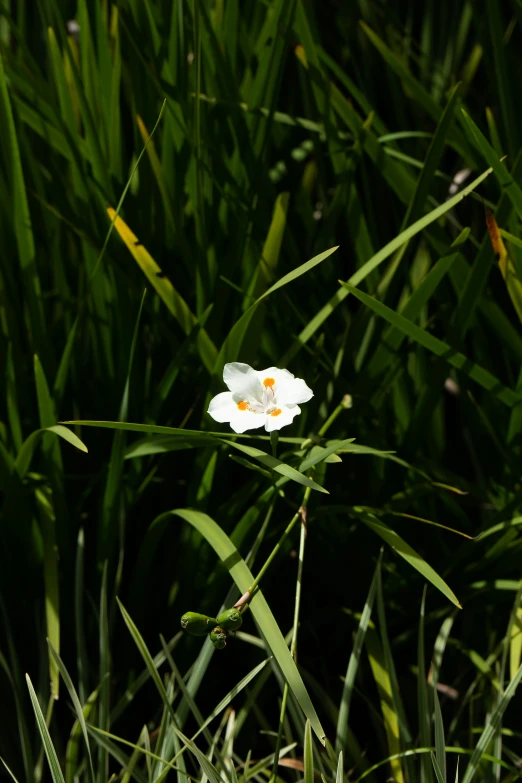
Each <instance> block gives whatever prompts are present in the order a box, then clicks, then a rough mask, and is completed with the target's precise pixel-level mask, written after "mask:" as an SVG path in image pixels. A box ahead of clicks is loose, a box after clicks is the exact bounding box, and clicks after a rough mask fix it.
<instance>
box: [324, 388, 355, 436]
mask: <svg viewBox="0 0 522 783" xmlns="http://www.w3.org/2000/svg"><path fill="white" fill-rule="evenodd" d="M351 407H352V398H351V397H350V395H349V394H345V395H344V397H343V398H342V400H341V402H340V403H339V405H338V406H337V408H335V410H334V411H333V412H332V413H331V414H330V415H329V417H328V418H327V419H326V421H325V423H324V424H323V426H322V427H321V429H320V430H319V433H318V434H319V435H320V436H321V438H322V437H323V435H325V434H326V432H327V431H328V430H329V429H330V427H331V425H332V424H333V423H334V421H335V420H336V418H337V417H338V416H339V414H340V413H341V412H342V411H345V410H348V408H351Z"/></svg>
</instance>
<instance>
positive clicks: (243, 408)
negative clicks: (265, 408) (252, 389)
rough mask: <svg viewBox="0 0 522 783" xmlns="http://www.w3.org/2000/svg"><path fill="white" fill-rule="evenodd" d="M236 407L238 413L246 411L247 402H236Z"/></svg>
mask: <svg viewBox="0 0 522 783" xmlns="http://www.w3.org/2000/svg"><path fill="white" fill-rule="evenodd" d="M237 407H238V408H239V410H240V411H246V409H247V408H248V402H247V401H246V400H241V402H238V404H237Z"/></svg>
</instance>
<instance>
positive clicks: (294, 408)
mask: <svg viewBox="0 0 522 783" xmlns="http://www.w3.org/2000/svg"><path fill="white" fill-rule="evenodd" d="M278 410H280V411H281V413H279V414H278V415H277V416H274V414H273V413H271V414H268V415H267V417H266V424H265V430H266V431H267V432H274V430H280V429H281V427H286V426H287V424H291V423H292V421H293V419H294V416H297V415H298V414H299V413H301V408H300V407H299V405H284V406H281V408H279V409H278Z"/></svg>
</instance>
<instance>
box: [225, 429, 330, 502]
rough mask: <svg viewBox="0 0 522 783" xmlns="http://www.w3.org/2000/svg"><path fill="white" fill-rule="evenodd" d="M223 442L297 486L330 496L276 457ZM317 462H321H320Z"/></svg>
mask: <svg viewBox="0 0 522 783" xmlns="http://www.w3.org/2000/svg"><path fill="white" fill-rule="evenodd" d="M222 441H223V443H226V444H227V445H228V446H232V447H233V448H235V449H237V450H238V451H241V452H243V454H248V456H249V457H252V458H253V459H255V460H257V461H258V462H260V463H261V464H262V465H266V467H267V468H270V469H271V470H274V471H275V472H276V473H281V475H283V476H285V478H288V479H291V480H292V481H295V482H297V484H301V485H302V486H303V487H310V488H311V489H315V490H317V492H324V493H325V494H328V490H326V489H325V488H324V487H322V486H321V485H320V484H317V483H316V482H315V481H312V479H309V478H308V477H307V476H303V474H302V473H300V472H299V471H298V470H296V469H295V468H292V467H291V465H287V464H286V463H284V462H281V461H280V460H278V459H276V457H272V456H271V455H270V454H267V453H266V452H264V451H261V450H260V449H256V448H254V447H253V446H246V445H244V444H243V443H234V441H231V440H226V439H225V438H223V439H222ZM325 451H326V449H325ZM325 456H328V455H325ZM317 461H318V462H319V461H320V460H317Z"/></svg>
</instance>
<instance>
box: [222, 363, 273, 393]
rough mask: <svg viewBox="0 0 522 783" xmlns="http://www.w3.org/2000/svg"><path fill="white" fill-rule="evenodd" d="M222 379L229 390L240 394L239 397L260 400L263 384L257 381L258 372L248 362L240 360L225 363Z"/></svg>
mask: <svg viewBox="0 0 522 783" xmlns="http://www.w3.org/2000/svg"><path fill="white" fill-rule="evenodd" d="M223 380H224V381H225V383H226V385H227V386H228V388H229V389H230V391H231V392H233V393H234V394H236V395H240V397H241V399H246V400H255V401H256V402H262V399H263V386H262V385H261V383H260V381H259V378H258V374H257V373H256V371H255V370H254V369H253V368H252V367H250V365H249V364H243V363H242V362H230V363H229V364H225V366H224V368H223Z"/></svg>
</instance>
